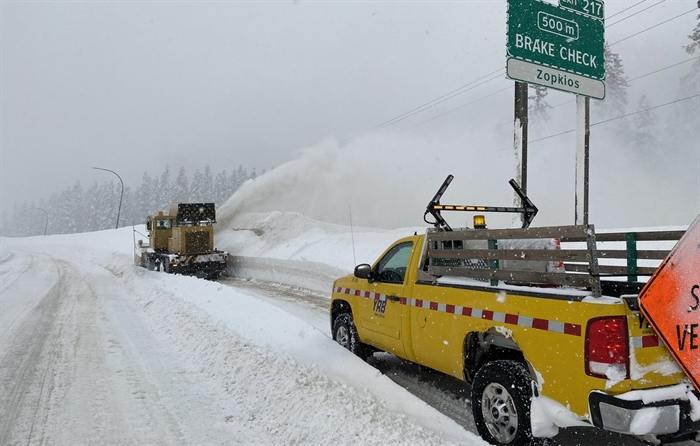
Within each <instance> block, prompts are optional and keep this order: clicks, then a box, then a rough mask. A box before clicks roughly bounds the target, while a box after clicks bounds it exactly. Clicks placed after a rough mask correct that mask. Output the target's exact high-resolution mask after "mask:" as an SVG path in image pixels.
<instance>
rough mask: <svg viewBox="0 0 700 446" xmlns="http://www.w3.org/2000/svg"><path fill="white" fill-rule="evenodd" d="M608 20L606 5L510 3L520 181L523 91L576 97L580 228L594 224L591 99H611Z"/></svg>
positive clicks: (510, 68) (597, 1)
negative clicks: (530, 87)
mask: <svg viewBox="0 0 700 446" xmlns="http://www.w3.org/2000/svg"><path fill="white" fill-rule="evenodd" d="M604 18H605V10H604V4H603V1H602V0H559V5H553V4H551V3H547V2H544V1H542V0H508V40H507V43H506V54H507V60H506V75H507V76H508V77H509V78H511V79H513V80H515V81H516V87H515V89H516V101H515V116H516V118H515V126H514V128H515V138H514V146H515V154H516V164H518V163H519V167H520V169H518V170H520V172H516V175H519V176H520V177H522V178H523V181H524V180H525V179H526V178H527V159H526V158H525V155H526V154H527V151H526V148H527V139H526V138H527V136H526V135H527V110H525V111H524V112H523V111H522V110H520V109H519V108H518V99H517V98H518V97H519V93H518V92H519V88H521V89H524V90H525V98H526V100H527V87H526V86H525V85H526V84H528V83H529V84H537V85H542V86H544V87H548V88H554V89H556V90H562V91H566V92H569V93H575V94H576V95H577V99H576V113H577V119H576V122H577V133H578V137H577V145H576V146H577V149H576V187H575V190H576V197H575V202H576V205H575V212H574V214H575V215H574V219H575V221H576V224H577V225H581V224H587V223H588V165H589V161H588V155H589V148H588V141H589V134H590V124H589V123H590V119H589V98H595V99H604V98H605V82H604V81H605V24H604ZM519 118H520V119H519ZM523 134H524V135H525V139H523V137H522V136H523ZM516 200H517V198H516Z"/></svg>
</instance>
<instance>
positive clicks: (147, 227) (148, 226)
mask: <svg viewBox="0 0 700 446" xmlns="http://www.w3.org/2000/svg"><path fill="white" fill-rule="evenodd" d="M146 229H147V230H149V231H150V230H151V220H146Z"/></svg>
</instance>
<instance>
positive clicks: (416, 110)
mask: <svg viewBox="0 0 700 446" xmlns="http://www.w3.org/2000/svg"><path fill="white" fill-rule="evenodd" d="M501 71H503V68H499V69H498V70H496V71H493V72H491V73H489V74H487V75H485V76H482V77H480V78H478V79H476V80H475V81H472V82H470V83H469V84H466V85H463V86H461V87H459V88H457V89H455V90H452V91H451V92H450V93H446V94H444V95H442V96H440V97H439V98H435V99H433V100H432V101H429V102H426V103H425V104H423V105H421V106H419V107H416V108H414V109H413V110H410V111H407V112H406V113H404V114H402V115H399V116H397V117H395V118H392V119H390V120H388V121H386V122H383V123H382V124H379V125H377V126H375V127H373V128H371V129H370V130H369V131H370V132H371V131H373V130H377V129H379V128H382V127H386V126H389V125H393V124H396V123H397V122H400V121H403V120H404V119H408V118H410V117H411V116H413V115H415V114H418V113H420V112H422V111H424V110H427V109H429V108H432V107H434V106H436V105H438V104H441V103H443V102H445V101H448V100H450V99H452V98H453V97H455V96H459V95H460V94H462V93H466V92H467V91H471V90H473V89H475V88H477V87H480V86H482V85H484V84H486V83H488V82H491V81H493V80H496V79H499V78H500V77H501V76H502V75H503V73H501ZM495 73H497V74H496V76H494V77H492V78H490V79H488V80H485V81H484V82H482V83H480V84H476V85H474V86H472V87H471V88H468V89H466V90H463V91H459V90H462V89H464V88H466V87H468V86H470V85H473V84H474V83H476V82H479V81H480V80H483V79H485V78H487V77H488V76H491V75H493V74H495ZM455 92H458V93H455ZM355 138H356V137H354V136H352V137H350V138H348V139H345V140H343V141H341V142H340V143H339V144H338V145H339V146H340V147H343V146H344V145H346V144H347V143H349V142H350V141H352V140H353V139H355Z"/></svg>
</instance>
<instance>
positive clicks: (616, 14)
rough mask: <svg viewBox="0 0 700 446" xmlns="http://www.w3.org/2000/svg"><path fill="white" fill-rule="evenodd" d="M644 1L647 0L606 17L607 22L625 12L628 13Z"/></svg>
mask: <svg viewBox="0 0 700 446" xmlns="http://www.w3.org/2000/svg"><path fill="white" fill-rule="evenodd" d="M645 1H647V0H642V1H641V2H639V3H635V4H634V5H632V6H630V7H628V8H625V9H623V10H622V11H619V12H616V13H615V14H613V15H611V16H610V17H608V18H607V20H610V19H612V18H613V17H615V16H618V15H620V14H622V13H623V12H625V11H629V10H630V9H632V8H634V7H635V6H637V5H641V4H642V3H644V2H645Z"/></svg>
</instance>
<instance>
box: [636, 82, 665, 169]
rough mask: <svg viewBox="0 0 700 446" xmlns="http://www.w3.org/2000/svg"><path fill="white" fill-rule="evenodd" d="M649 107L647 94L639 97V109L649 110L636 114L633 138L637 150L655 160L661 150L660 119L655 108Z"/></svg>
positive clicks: (644, 156) (645, 157)
mask: <svg viewBox="0 0 700 446" xmlns="http://www.w3.org/2000/svg"><path fill="white" fill-rule="evenodd" d="M649 108H651V104H650V103H649V100H648V99H647V95H642V97H641V98H639V105H638V106H637V110H647V111H642V112H641V113H637V114H636V115H634V123H635V129H634V133H633V135H634V136H633V138H632V140H633V142H634V146H635V151H638V152H639V154H640V155H641V156H642V158H643V159H645V160H650V161H653V160H654V159H656V158H657V155H658V153H659V150H660V144H659V143H660V138H659V126H658V119H657V117H656V116H655V114H654V111H653V110H648V109H649Z"/></svg>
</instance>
